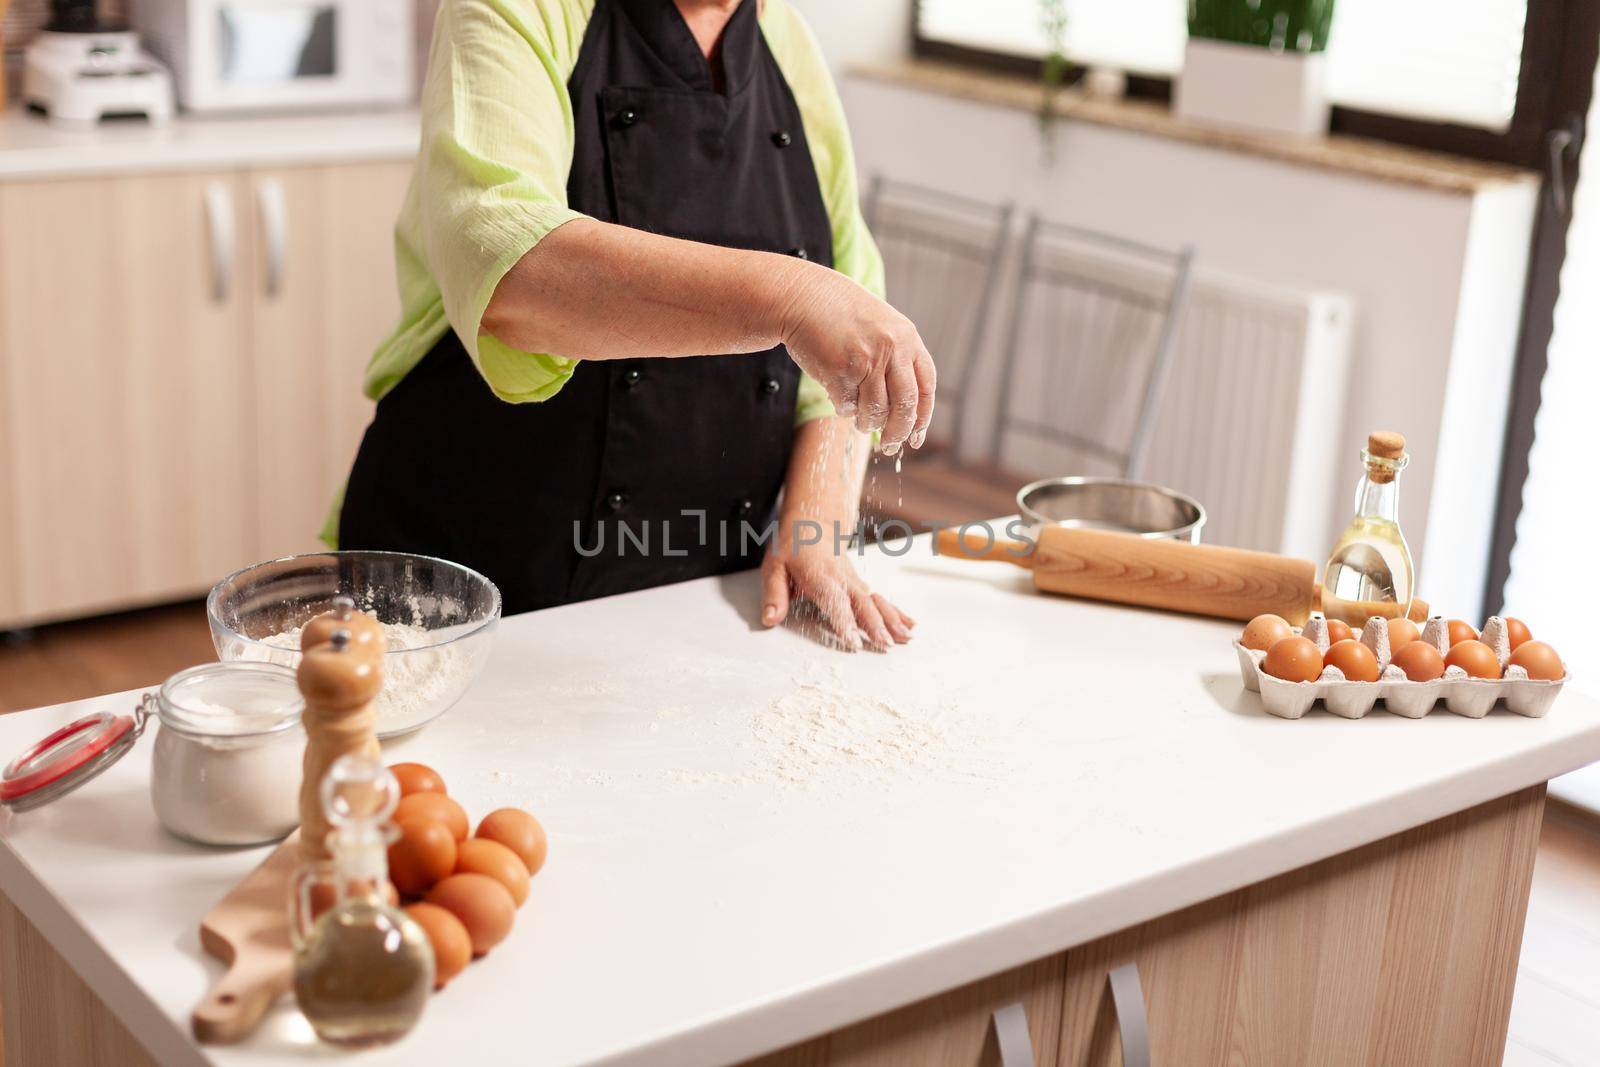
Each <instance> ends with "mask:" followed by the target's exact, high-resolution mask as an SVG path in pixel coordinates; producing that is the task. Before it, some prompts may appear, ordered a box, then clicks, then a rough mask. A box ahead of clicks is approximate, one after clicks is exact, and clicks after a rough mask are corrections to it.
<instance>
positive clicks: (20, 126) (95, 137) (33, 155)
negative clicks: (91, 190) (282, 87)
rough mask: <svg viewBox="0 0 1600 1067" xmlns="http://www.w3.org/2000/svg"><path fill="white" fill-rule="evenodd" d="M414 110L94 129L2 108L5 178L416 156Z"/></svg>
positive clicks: (0, 149) (1, 172)
mask: <svg viewBox="0 0 1600 1067" xmlns="http://www.w3.org/2000/svg"><path fill="white" fill-rule="evenodd" d="M420 128H421V127H420V124H419V119H418V117H417V112H416V111H415V110H414V109H401V110H388V111H350V112H337V113H329V114H307V115H264V116H255V117H247V118H187V117H185V118H178V119H174V120H173V121H172V122H170V123H168V124H167V125H165V126H152V125H150V124H148V123H146V122H144V121H143V120H131V121H124V120H116V121H112V122H105V123H101V124H100V125H98V126H93V127H90V128H88V129H75V128H72V127H64V126H60V125H56V124H53V123H51V122H50V121H49V120H47V119H45V118H43V117H42V116H39V115H35V114H32V113H29V112H27V111H23V110H22V109H21V108H18V107H11V108H9V109H7V110H5V111H0V181H8V180H17V179H21V178H44V177H74V176H83V177H87V176H91V175H104V174H117V173H125V172H135V171H157V170H191V169H198V168H202V167H247V166H292V165H296V164H312V163H341V162H360V161H367V160H383V159H410V158H411V157H412V156H414V155H416V152H417V140H418V137H419V136H420V132H419V131H420Z"/></svg>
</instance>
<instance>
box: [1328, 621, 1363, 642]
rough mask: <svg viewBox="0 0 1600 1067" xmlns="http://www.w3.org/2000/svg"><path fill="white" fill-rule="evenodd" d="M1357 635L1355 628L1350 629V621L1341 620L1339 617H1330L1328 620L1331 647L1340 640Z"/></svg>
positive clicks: (1350, 638) (1349, 638)
mask: <svg viewBox="0 0 1600 1067" xmlns="http://www.w3.org/2000/svg"><path fill="white" fill-rule="evenodd" d="M1355 636H1356V632H1355V631H1354V630H1352V629H1350V624H1349V623H1347V622H1340V621H1339V620H1338V619H1329V620H1328V645H1329V647H1332V646H1333V645H1337V644H1338V643H1339V642H1340V641H1349V640H1352V639H1354V637H1355Z"/></svg>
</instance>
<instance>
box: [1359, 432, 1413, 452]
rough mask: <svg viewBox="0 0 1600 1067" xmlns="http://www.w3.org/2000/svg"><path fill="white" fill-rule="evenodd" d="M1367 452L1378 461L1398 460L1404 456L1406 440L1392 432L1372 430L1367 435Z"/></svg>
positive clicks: (1401, 435)
mask: <svg viewBox="0 0 1600 1067" xmlns="http://www.w3.org/2000/svg"><path fill="white" fill-rule="evenodd" d="M1367 451H1368V452H1370V453H1371V454H1372V455H1374V456H1377V457H1378V458H1379V459H1399V458H1400V457H1401V456H1403V455H1405V454H1406V439H1405V436H1404V435H1403V434H1398V433H1395V432H1394V431H1393V430H1373V431H1372V432H1371V433H1369V434H1368V435H1367Z"/></svg>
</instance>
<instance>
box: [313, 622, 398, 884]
mask: <svg viewBox="0 0 1600 1067" xmlns="http://www.w3.org/2000/svg"><path fill="white" fill-rule="evenodd" d="M336 610H337V609H336ZM357 619H365V620H367V622H369V623H371V625H372V626H373V627H374V628H376V634H375V636H374V637H372V638H370V639H369V640H368V641H367V642H365V643H364V646H358V645H357V644H356V641H355V637H354V630H353V629H346V628H327V629H323V628H320V627H319V630H318V634H317V636H318V638H319V640H320V639H322V636H323V634H324V633H325V635H326V639H325V640H322V643H320V644H315V645H312V644H308V643H306V642H305V640H304V639H305V637H307V636H309V635H311V633H312V627H311V626H310V625H308V626H307V627H306V630H305V631H304V633H303V634H302V654H301V656H300V667H299V670H298V671H297V672H296V678H297V679H298V681H299V683H300V693H301V695H302V696H304V697H305V701H306V710H305V714H304V717H303V722H304V723H305V728H306V754H305V760H304V763H303V764H302V767H301V778H300V858H301V860H302V862H306V863H314V862H317V861H319V860H326V859H330V858H331V853H330V852H329V851H328V846H327V840H326V839H327V836H328V831H329V829H330V828H331V827H330V826H329V823H328V818H327V815H326V813H325V812H324V811H323V810H322V795H321V786H322V779H323V777H324V776H325V775H326V774H327V773H328V768H329V767H330V766H332V765H333V762H334V760H336V759H338V758H339V757H340V756H346V755H360V756H367V757H370V758H371V759H374V760H376V759H378V758H379V757H380V752H379V749H378V733H377V711H376V709H375V707H374V705H373V701H374V700H376V699H377V697H378V691H379V690H380V689H382V688H383V653H384V651H385V650H386V649H387V643H386V642H385V640H384V637H383V631H382V629H381V627H379V626H378V623H377V621H376V620H374V619H372V617H371V616H368V615H363V614H362V613H361V612H356V611H352V617H351V618H350V619H348V620H341V621H347V622H349V623H351V624H352V626H360V625H362V624H361V623H359V622H357ZM317 621H318V620H313V622H314V623H315V622H317ZM363 647H364V649H365V654H364V653H363V651H362V649H363Z"/></svg>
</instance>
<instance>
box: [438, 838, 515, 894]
mask: <svg viewBox="0 0 1600 1067" xmlns="http://www.w3.org/2000/svg"><path fill="white" fill-rule="evenodd" d="M456 872H457V873H458V874H459V873H470V874H487V875H488V876H489V877H490V878H493V879H494V880H495V881H497V882H499V883H500V884H501V885H503V886H505V887H506V888H507V889H508V890H510V891H511V899H512V900H514V901H516V902H517V907H519V908H520V907H522V902H523V901H525V900H527V899H528V888H529V885H528V868H527V867H526V866H525V865H524V864H523V862H522V857H521V856H518V855H517V854H516V853H515V852H512V851H511V850H510V849H509V848H507V847H506V846H504V845H502V844H501V843H500V842H498V841H491V840H489V839H488V838H487V837H470V838H468V839H467V840H465V841H463V842H461V849H460V851H459V852H458V853H457V855H456Z"/></svg>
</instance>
